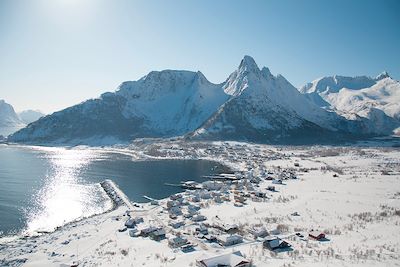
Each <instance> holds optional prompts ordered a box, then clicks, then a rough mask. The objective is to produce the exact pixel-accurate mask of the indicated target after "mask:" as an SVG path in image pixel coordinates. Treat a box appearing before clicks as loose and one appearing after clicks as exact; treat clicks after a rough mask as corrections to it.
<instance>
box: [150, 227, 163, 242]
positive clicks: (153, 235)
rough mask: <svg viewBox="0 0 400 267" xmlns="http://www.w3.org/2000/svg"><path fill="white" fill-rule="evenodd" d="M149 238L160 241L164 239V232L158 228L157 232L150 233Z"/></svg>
mask: <svg viewBox="0 0 400 267" xmlns="http://www.w3.org/2000/svg"><path fill="white" fill-rule="evenodd" d="M149 237H150V238H151V239H153V240H155V241H160V240H163V239H165V230H164V229H163V228H158V229H157V230H155V231H153V232H151V233H150V234H149Z"/></svg>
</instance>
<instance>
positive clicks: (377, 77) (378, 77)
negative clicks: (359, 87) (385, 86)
mask: <svg viewBox="0 0 400 267" xmlns="http://www.w3.org/2000/svg"><path fill="white" fill-rule="evenodd" d="M385 78H391V77H390V75H389V73H388V72H387V71H383V72H382V73H380V74H379V75H378V76H376V77H375V80H376V81H380V80H383V79H385Z"/></svg>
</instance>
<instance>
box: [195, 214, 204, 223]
mask: <svg viewBox="0 0 400 267" xmlns="http://www.w3.org/2000/svg"><path fill="white" fill-rule="evenodd" d="M205 220H207V217H206V216H204V215H201V214H197V215H195V216H193V217H192V221H194V222H202V221H205Z"/></svg>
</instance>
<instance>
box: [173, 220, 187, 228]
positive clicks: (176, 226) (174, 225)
mask: <svg viewBox="0 0 400 267" xmlns="http://www.w3.org/2000/svg"><path fill="white" fill-rule="evenodd" d="M169 225H170V226H171V227H172V228H174V229H178V228H179V227H181V226H183V225H185V222H184V221H179V222H174V221H172V222H170V223H169Z"/></svg>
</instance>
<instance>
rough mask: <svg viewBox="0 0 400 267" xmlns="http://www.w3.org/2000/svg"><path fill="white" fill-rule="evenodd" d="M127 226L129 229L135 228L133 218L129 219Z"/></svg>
mask: <svg viewBox="0 0 400 267" xmlns="http://www.w3.org/2000/svg"><path fill="white" fill-rule="evenodd" d="M125 226H126V227H127V228H135V226H136V223H135V221H134V220H133V219H132V218H129V219H128V220H127V221H126V222H125Z"/></svg>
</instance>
